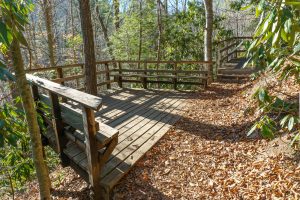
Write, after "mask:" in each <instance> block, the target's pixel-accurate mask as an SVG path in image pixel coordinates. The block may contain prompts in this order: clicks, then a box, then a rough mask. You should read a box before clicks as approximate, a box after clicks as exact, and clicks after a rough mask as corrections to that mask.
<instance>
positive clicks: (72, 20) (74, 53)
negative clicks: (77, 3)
mask: <svg viewBox="0 0 300 200" xmlns="http://www.w3.org/2000/svg"><path fill="white" fill-rule="evenodd" d="M73 9H74V7H73V0H70V11H71V26H72V27H71V30H72V39H74V38H75V26H74V15H73V13H74V12H73ZM72 49H73V60H74V62H77V56H76V49H75V45H74V44H73V47H72Z"/></svg>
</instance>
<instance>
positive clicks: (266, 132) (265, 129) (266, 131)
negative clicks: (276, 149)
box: [261, 124, 274, 139]
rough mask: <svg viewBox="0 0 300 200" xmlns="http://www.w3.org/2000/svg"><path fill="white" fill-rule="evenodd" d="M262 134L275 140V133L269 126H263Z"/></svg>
mask: <svg viewBox="0 0 300 200" xmlns="http://www.w3.org/2000/svg"><path fill="white" fill-rule="evenodd" d="M261 134H262V136H263V137H265V138H269V139H272V138H274V134H273V131H272V130H271V129H270V128H269V127H268V126H267V125H265V124H264V125H262V128H261Z"/></svg>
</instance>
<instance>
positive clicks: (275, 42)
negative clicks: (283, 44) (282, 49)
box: [272, 29, 281, 46]
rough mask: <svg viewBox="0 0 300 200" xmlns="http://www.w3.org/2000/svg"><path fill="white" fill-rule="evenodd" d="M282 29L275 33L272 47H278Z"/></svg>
mask: <svg viewBox="0 0 300 200" xmlns="http://www.w3.org/2000/svg"><path fill="white" fill-rule="evenodd" d="M280 31H281V30H280V29H279V30H278V31H277V32H276V33H275V35H274V37H273V40H272V45H273V46H274V45H276V44H277V43H278V40H279V35H280Z"/></svg>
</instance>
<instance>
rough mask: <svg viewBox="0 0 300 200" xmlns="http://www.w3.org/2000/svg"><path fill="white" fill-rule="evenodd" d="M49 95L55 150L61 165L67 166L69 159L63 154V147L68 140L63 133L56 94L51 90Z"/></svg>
mask: <svg viewBox="0 0 300 200" xmlns="http://www.w3.org/2000/svg"><path fill="white" fill-rule="evenodd" d="M49 97H50V101H51V108H52V117H53V119H52V123H53V129H54V133H55V137H56V142H57V144H56V145H57V152H58V153H59V154H60V159H61V161H62V165H63V166H67V164H68V160H69V159H68V158H67V156H66V155H65V154H64V152H63V149H64V148H65V147H66V145H67V141H68V140H67V138H66V136H65V134H64V125H63V121H62V116H61V109H60V105H59V99H58V95H57V94H54V93H52V92H49Z"/></svg>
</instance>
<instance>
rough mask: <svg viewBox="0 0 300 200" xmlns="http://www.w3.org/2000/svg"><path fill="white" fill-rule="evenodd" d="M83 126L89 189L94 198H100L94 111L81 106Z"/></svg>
mask: <svg viewBox="0 0 300 200" xmlns="http://www.w3.org/2000/svg"><path fill="white" fill-rule="evenodd" d="M82 117H83V126H84V132H85V137H86V139H85V141H86V143H85V144H86V149H85V151H86V155H87V161H88V174H89V182H90V184H91V189H92V191H93V197H94V199H101V187H100V175H101V174H100V163H99V157H98V156H99V154H98V151H97V140H96V133H97V130H96V122H95V114H94V111H93V110H92V109H90V108H85V107H82Z"/></svg>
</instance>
